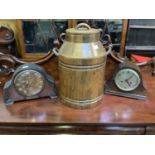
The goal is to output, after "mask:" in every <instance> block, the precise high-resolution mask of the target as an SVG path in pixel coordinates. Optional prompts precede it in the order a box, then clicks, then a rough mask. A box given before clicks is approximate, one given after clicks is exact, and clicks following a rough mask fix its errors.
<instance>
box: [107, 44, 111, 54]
mask: <svg viewBox="0 0 155 155" xmlns="http://www.w3.org/2000/svg"><path fill="white" fill-rule="evenodd" d="M112 47H113V45H112V44H109V46H108V51H106V55H109V54H110V53H111V52H112Z"/></svg>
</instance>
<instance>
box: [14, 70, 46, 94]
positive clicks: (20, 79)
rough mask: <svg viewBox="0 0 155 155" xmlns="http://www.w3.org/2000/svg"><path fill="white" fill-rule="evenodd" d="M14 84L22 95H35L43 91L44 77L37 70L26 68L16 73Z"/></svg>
mask: <svg viewBox="0 0 155 155" xmlns="http://www.w3.org/2000/svg"><path fill="white" fill-rule="evenodd" d="M14 85H15V88H16V90H17V91H18V92H19V93H20V94H21V95H24V96H27V97H28V96H34V95H37V94H38V93H40V92H41V91H42V89H43V87H44V78H43V76H42V75H41V74H40V73H39V72H37V71H35V70H24V71H22V72H20V73H18V74H17V75H16V77H15V79H14Z"/></svg>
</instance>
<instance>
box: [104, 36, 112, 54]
mask: <svg viewBox="0 0 155 155" xmlns="http://www.w3.org/2000/svg"><path fill="white" fill-rule="evenodd" d="M104 37H108V43H109V45H108V51H106V55H109V54H110V53H111V51H112V47H113V45H112V41H111V37H110V35H109V34H105V35H104Z"/></svg>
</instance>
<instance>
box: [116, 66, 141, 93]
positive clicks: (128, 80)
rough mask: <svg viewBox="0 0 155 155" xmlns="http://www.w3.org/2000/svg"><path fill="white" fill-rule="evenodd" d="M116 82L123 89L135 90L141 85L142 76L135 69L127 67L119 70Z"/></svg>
mask: <svg viewBox="0 0 155 155" xmlns="http://www.w3.org/2000/svg"><path fill="white" fill-rule="evenodd" d="M114 82H115V84H116V86H117V87H118V88H119V89H121V90H122V91H133V90H135V89H136V88H137V87H138V86H139V84H140V82H141V78H140V76H139V74H138V73H137V72H136V71H135V70H133V69H130V68H125V69H121V70H120V71H118V72H117V74H116V76H115V78H114Z"/></svg>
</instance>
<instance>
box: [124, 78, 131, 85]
mask: <svg viewBox="0 0 155 155" xmlns="http://www.w3.org/2000/svg"><path fill="white" fill-rule="evenodd" d="M125 82H126V83H127V84H128V86H129V87H130V86H131V85H130V83H129V81H128V79H126V80H125Z"/></svg>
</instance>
